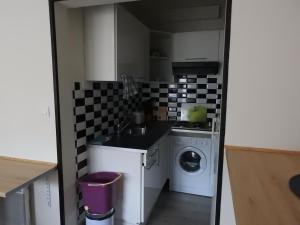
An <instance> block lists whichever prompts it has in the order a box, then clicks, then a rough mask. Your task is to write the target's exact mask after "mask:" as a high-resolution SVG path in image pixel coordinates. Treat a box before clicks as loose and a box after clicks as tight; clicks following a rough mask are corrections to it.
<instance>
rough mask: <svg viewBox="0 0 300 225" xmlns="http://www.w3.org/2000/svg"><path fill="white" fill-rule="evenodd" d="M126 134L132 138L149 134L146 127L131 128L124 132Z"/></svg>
mask: <svg viewBox="0 0 300 225" xmlns="http://www.w3.org/2000/svg"><path fill="white" fill-rule="evenodd" d="M124 133H125V134H127V135H132V136H143V135H145V134H146V133H147V128H146V127H130V128H127V129H125V130H124Z"/></svg>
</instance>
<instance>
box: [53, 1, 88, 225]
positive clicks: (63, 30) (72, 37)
mask: <svg viewBox="0 0 300 225" xmlns="http://www.w3.org/2000/svg"><path fill="white" fill-rule="evenodd" d="M55 19H56V39H57V40H56V41H57V56H58V76H59V91H60V117H61V132H62V156H63V174H64V194H65V196H64V201H65V221H66V225H71V224H72V225H74V224H77V205H76V198H77V196H76V162H75V157H76V149H75V134H74V118H73V107H74V104H73V96H72V91H73V89H74V82H75V81H83V80H84V58H83V56H84V52H83V14H82V11H81V9H67V8H66V7H64V6H62V5H60V4H56V7H55Z"/></svg>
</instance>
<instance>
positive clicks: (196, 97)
mask: <svg viewBox="0 0 300 225" xmlns="http://www.w3.org/2000/svg"><path fill="white" fill-rule="evenodd" d="M175 81H176V83H172V84H170V83H158V82H151V83H150V84H143V100H146V99H149V98H151V99H152V101H153V102H154V105H155V108H156V110H157V109H158V107H160V106H162V107H168V119H169V120H179V119H180V111H181V105H182V103H199V104H201V105H203V106H205V107H206V108H207V109H208V118H209V119H212V118H215V117H216V116H217V115H218V114H220V107H221V94H222V80H221V78H220V76H218V75H182V76H177V77H176V79H175Z"/></svg>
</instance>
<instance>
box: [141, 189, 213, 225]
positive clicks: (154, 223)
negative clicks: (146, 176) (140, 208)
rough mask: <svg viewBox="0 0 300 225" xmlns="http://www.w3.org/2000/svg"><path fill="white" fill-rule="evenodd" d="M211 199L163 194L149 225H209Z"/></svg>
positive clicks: (170, 193) (188, 195) (178, 194)
mask: <svg viewBox="0 0 300 225" xmlns="http://www.w3.org/2000/svg"><path fill="white" fill-rule="evenodd" d="M210 209H211V198H208V197H202V196H197V195H190V194H183V193H177V192H169V191H164V192H162V194H161V196H160V198H159V200H158V202H157V203H156V205H155V208H154V210H153V212H152V214H151V216H150V219H149V222H148V223H147V225H209V224H210Z"/></svg>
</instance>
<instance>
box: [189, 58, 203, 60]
mask: <svg viewBox="0 0 300 225" xmlns="http://www.w3.org/2000/svg"><path fill="white" fill-rule="evenodd" d="M196 59H198V60H205V59H207V58H186V60H196Z"/></svg>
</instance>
